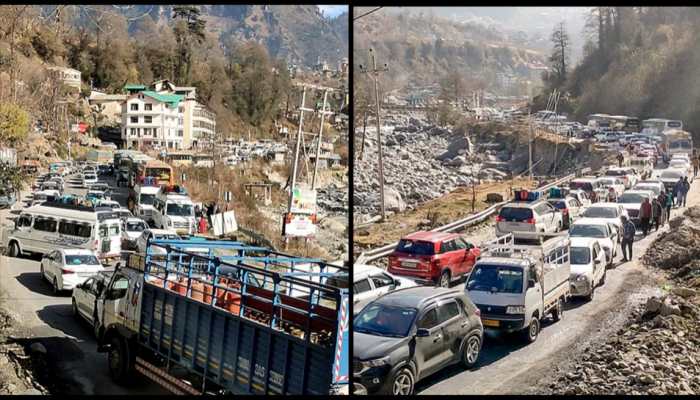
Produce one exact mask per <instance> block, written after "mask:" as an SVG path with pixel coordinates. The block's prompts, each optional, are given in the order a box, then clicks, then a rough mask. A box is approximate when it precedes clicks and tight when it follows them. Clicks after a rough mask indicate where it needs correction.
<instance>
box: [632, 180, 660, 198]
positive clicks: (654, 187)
mask: <svg viewBox="0 0 700 400" xmlns="http://www.w3.org/2000/svg"><path fill="white" fill-rule="evenodd" d="M632 190H647V191H650V192H653V193H654V195H655V196H658V195H660V194H661V192H663V191H665V190H666V189H664V184H663V183H661V181H642V182H639V183H638V184H636V185H634V187H633V188H632Z"/></svg>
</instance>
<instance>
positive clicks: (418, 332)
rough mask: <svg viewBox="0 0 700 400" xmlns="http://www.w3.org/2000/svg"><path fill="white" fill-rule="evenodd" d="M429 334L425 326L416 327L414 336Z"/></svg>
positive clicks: (426, 335)
mask: <svg viewBox="0 0 700 400" xmlns="http://www.w3.org/2000/svg"><path fill="white" fill-rule="evenodd" d="M428 336H430V331H429V330H427V329H425V328H418V331H416V337H428Z"/></svg>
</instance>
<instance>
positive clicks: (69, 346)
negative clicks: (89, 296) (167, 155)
mask: <svg viewBox="0 0 700 400" xmlns="http://www.w3.org/2000/svg"><path fill="white" fill-rule="evenodd" d="M69 182H70V181H68V182H67V185H66V186H67V187H66V193H73V194H78V195H81V194H84V193H85V189H82V188H75V187H70V183H69ZM108 183H109V184H110V185H113V181H108ZM125 193H126V191H125V189H124V188H119V191H118V194H117V195H116V196H113V198H115V200H118V201H120V202H121V203H122V204H124V202H125V200H126V196H125ZM26 194H27V193H26V192H23V196H25V197H26ZM7 215H8V211H7V210H2V211H1V212H0V218H2V221H3V223H5V221H7V220H6V219H5V217H6V216H7ZM0 293H1V298H0V301H2V303H3V305H4V306H5V307H6V308H7V309H8V310H10V311H11V312H13V313H14V314H15V316H16V317H17V318H18V320H19V321H21V323H22V325H23V326H24V327H26V328H27V329H28V330H29V332H30V334H31V336H32V338H31V339H29V340H31V341H34V340H36V341H39V342H41V343H42V344H43V345H44V346H45V347H46V349H47V350H48V355H49V358H50V360H51V361H52V364H54V365H55V366H56V371H55V373H56V374H57V381H60V382H61V383H62V384H61V389H60V392H61V394H94V395H107V394H112V395H119V394H142V395H148V394H168V393H169V392H167V391H165V390H164V389H162V388H161V387H160V386H158V385H156V384H154V383H152V382H151V381H149V380H148V379H147V378H144V377H141V376H139V377H138V378H136V379H134V381H133V382H131V383H130V384H129V386H128V387H121V386H118V385H116V384H115V383H113V382H112V380H111V378H110V377H109V372H108V369H107V356H106V354H104V353H97V351H96V349H97V342H96V341H95V339H94V335H93V333H92V328H90V327H89V326H88V324H86V323H84V322H83V321H78V320H76V319H75V318H74V317H73V314H72V310H71V297H70V293H67V294H64V295H62V296H59V297H54V296H53V295H52V294H51V288H50V286H49V284H48V283H47V282H46V281H44V280H42V279H41V278H40V275H39V261H38V258H36V257H35V258H31V259H30V258H20V259H18V258H8V257H5V256H2V257H0Z"/></svg>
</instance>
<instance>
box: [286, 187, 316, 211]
mask: <svg viewBox="0 0 700 400" xmlns="http://www.w3.org/2000/svg"><path fill="white" fill-rule="evenodd" d="M289 212H291V213H292V214H309V215H310V214H316V191H315V190H311V189H305V188H299V187H297V188H294V191H293V193H292V207H291V209H290V210H289Z"/></svg>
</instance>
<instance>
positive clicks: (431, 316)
mask: <svg viewBox="0 0 700 400" xmlns="http://www.w3.org/2000/svg"><path fill="white" fill-rule="evenodd" d="M437 324H438V319H437V311H436V310H435V309H434V308H433V309H431V310H430V311H428V312H427V313H425V315H423V318H421V319H420V322H418V329H431V328H434V327H435V326H437Z"/></svg>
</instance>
